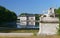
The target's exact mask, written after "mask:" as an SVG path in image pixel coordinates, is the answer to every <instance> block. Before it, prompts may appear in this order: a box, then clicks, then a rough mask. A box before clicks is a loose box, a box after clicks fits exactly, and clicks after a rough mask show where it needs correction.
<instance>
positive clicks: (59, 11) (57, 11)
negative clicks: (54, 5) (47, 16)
mask: <svg viewBox="0 0 60 38" xmlns="http://www.w3.org/2000/svg"><path fill="white" fill-rule="evenodd" d="M55 13H56V14H58V15H59V16H58V17H59V28H58V34H59V35H60V8H58V9H55Z"/></svg>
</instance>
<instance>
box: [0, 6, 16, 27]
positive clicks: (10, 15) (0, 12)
mask: <svg viewBox="0 0 60 38" xmlns="http://www.w3.org/2000/svg"><path fill="white" fill-rule="evenodd" d="M16 20H17V15H16V14H15V12H12V11H10V10H8V9H6V8H5V7H3V6H0V26H5V25H3V24H5V23H9V22H16Z"/></svg>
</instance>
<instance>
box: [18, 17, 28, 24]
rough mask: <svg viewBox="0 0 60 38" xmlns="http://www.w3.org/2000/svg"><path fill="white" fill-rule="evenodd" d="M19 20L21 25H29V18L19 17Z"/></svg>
mask: <svg viewBox="0 0 60 38" xmlns="http://www.w3.org/2000/svg"><path fill="white" fill-rule="evenodd" d="M18 19H20V23H19V24H20V25H27V17H26V16H24V17H23V16H21V17H18Z"/></svg>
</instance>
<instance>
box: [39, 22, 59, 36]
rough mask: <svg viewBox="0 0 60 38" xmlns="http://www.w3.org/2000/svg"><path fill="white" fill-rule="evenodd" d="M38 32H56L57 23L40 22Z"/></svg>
mask: <svg viewBox="0 0 60 38" xmlns="http://www.w3.org/2000/svg"><path fill="white" fill-rule="evenodd" d="M39 25H40V33H41V34H48V35H50V34H56V32H57V29H56V28H57V27H58V25H59V24H58V23H40V24H39Z"/></svg>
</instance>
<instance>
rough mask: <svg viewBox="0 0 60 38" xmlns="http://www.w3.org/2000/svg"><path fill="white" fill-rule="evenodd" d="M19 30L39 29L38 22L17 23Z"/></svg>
mask: <svg viewBox="0 0 60 38" xmlns="http://www.w3.org/2000/svg"><path fill="white" fill-rule="evenodd" d="M17 28H39V23H38V22H20V23H17Z"/></svg>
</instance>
